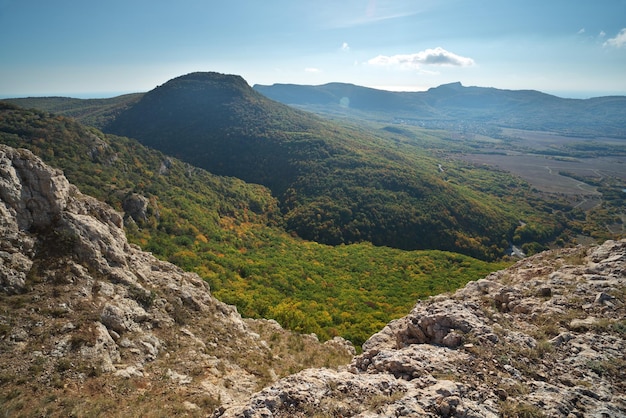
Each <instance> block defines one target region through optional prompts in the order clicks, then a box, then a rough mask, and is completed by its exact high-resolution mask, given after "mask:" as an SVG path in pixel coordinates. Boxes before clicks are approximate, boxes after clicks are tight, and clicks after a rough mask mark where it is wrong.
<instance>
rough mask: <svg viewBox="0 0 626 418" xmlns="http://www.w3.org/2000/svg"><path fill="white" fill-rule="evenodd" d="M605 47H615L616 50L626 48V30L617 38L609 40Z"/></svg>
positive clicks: (620, 32)
mask: <svg viewBox="0 0 626 418" xmlns="http://www.w3.org/2000/svg"><path fill="white" fill-rule="evenodd" d="M604 46H613V47H615V48H621V47H623V46H626V28H623V29H622V30H621V31H619V33H618V34H617V35H616V36H615V38H609V39H607V40H606V42H605V43H604Z"/></svg>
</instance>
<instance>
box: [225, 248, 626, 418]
mask: <svg viewBox="0 0 626 418" xmlns="http://www.w3.org/2000/svg"><path fill="white" fill-rule="evenodd" d="M625 267H626V240H622V241H607V242H606V243H604V244H603V245H601V246H599V247H594V248H590V249H587V248H575V249H568V250H559V251H552V252H545V253H541V254H538V255H536V256H533V257H531V258H529V259H526V260H523V261H520V262H518V263H517V264H516V265H514V266H512V267H510V268H509V269H507V270H503V271H499V272H496V273H493V274H490V275H489V276H487V277H486V278H484V279H482V280H478V281H476V282H472V283H469V284H468V285H467V286H466V287H464V288H463V289H460V290H458V291H457V292H455V293H453V294H448V295H440V296H437V297H434V298H431V299H429V300H426V301H420V302H418V303H417V304H416V305H415V307H414V308H413V310H412V311H411V312H410V313H409V314H408V315H407V316H405V317H403V318H400V319H398V320H395V321H393V322H391V323H389V324H388V325H387V326H386V327H385V328H384V329H382V330H381V331H380V332H378V333H377V334H375V335H373V336H372V337H371V338H370V339H369V340H368V341H367V342H366V343H365V344H364V345H363V353H362V354H360V355H358V356H356V357H354V358H353V360H352V362H351V363H350V365H349V366H348V367H347V368H342V369H339V370H329V369H314V368H313V369H307V370H304V371H302V372H299V373H297V374H294V375H292V376H289V377H286V378H284V379H282V380H280V381H278V382H276V383H275V384H272V385H270V386H269V387H267V388H265V389H263V390H262V391H260V392H258V393H256V394H254V395H253V396H251V397H250V398H249V399H248V400H247V401H246V402H243V403H241V404H239V405H233V406H231V407H228V408H226V410H225V411H218V412H216V413H215V414H214V417H221V418H234V417H251V416H268V417H288V416H289V417H294V416H298V417H299V416H303V417H304V416H348V417H397V416H411V417H473V418H474V417H475V418H484V417H489V418H491V417H493V418H496V417H560V416H585V417H609V416H610V417H623V416H626V385H625V384H624V382H626V380H625V378H626V361H625V359H624V355H623V353H624V350H626V321H625V319H624V318H625V317H626V316H625V315H626V292H625V290H626V276H624V274H623V273H624V268H625Z"/></svg>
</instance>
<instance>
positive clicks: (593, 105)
mask: <svg viewBox="0 0 626 418" xmlns="http://www.w3.org/2000/svg"><path fill="white" fill-rule="evenodd" d="M254 89H255V90H257V91H258V92H260V93H262V94H264V95H265V96H267V97H269V98H271V99H273V100H276V101H279V102H281V103H285V104H289V105H294V106H298V107H301V108H303V109H308V110H312V111H317V112H322V113H332V114H342V115H348V116H356V117H365V118H370V119H371V118H374V119H377V120H383V121H387V122H389V121H394V120H395V121H400V122H404V123H413V124H420V125H423V126H431V127H442V126H446V123H455V124H464V125H485V124H490V125H495V126H500V127H509V128H517V129H528V130H541V131H554V132H559V133H564V134H569V135H579V136H592V137H593V136H611V137H617V138H626V129H625V128H624V126H626V116H625V115H626V112H624V110H625V109H626V97H624V96H609V97H597V98H592V99H585V100H580V99H563V98H559V97H556V96H552V95H549V94H545V93H541V92H539V91H534V90H501V89H496V88H486V87H465V86H463V85H461V83H458V82H457V83H450V84H444V85H441V86H439V87H435V88H431V89H429V90H428V91H425V92H390V91H384V90H376V89H371V88H366V87H360V86H355V85H352V84H343V83H330V84H324V85H320V86H307V85H304V86H303V85H293V84H274V85H271V86H264V85H255V86H254Z"/></svg>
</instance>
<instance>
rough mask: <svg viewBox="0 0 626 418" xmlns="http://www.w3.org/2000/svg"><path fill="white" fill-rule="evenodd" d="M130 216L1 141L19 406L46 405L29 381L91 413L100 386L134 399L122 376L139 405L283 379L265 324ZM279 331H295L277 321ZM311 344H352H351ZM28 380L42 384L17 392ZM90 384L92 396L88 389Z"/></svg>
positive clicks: (4, 345)
mask: <svg viewBox="0 0 626 418" xmlns="http://www.w3.org/2000/svg"><path fill="white" fill-rule="evenodd" d="M122 224H123V216H122V214H120V213H118V212H116V211H115V210H113V209H112V208H110V207H108V206H107V205H105V204H103V203H102V202H99V201H98V200H96V199H94V198H91V197H88V196H85V195H83V194H81V193H80V192H79V190H78V189H77V188H76V187H75V186H73V185H71V184H69V183H68V181H67V180H66V178H65V177H64V176H63V173H62V172H60V171H59V170H55V169H52V168H50V167H48V166H46V165H45V164H43V163H42V162H41V160H39V159H38V158H37V157H35V156H34V155H33V154H32V153H31V152H29V151H26V150H16V149H12V148H10V147H7V146H4V145H0V236H1V237H2V239H1V240H0V370H1V373H0V398H1V399H14V398H15V396H16V395H15V393H19V394H21V395H20V396H24V397H25V398H23V399H21V398H19V397H18V398H17V399H16V400H15V401H14V402H15V405H18V406H19V407H20V408H22V412H21V413H20V414H22V415H29V414H33V415H42V413H41V411H39V412H37V410H35V409H33V410H30V412H25V411H27V409H25V408H28V407H33V408H34V406H33V405H30V404H32V403H33V402H31V400H30V398H28V393H31V394H32V393H36V392H37V391H46V390H47V391H50V392H51V393H54V392H55V391H57V395H55V396H59V397H62V398H67V399H70V398H71V397H72V396H73V398H71V399H73V401H69V400H66V401H64V402H65V403H66V404H67V405H72V404H78V405H83V406H82V407H81V408H86V407H85V406H84V405H85V403H87V404H89V403H94V404H95V405H96V406H93V407H90V408H93V409H86V410H80V409H79V412H76V411H74V412H72V410H71V409H63V408H64V402H59V403H57V408H60V409H58V410H56V412H54V413H53V412H50V414H52V415H58V416H68V415H80V416H89V415H92V414H93V413H97V411H98V410H99V409H98V408H99V406H98V403H97V402H95V401H94V399H95V397H97V396H105V398H106V399H107V401H109V399H110V398H111V399H115V396H117V397H118V398H117V399H118V401H122V400H125V399H126V397H127V396H128V393H127V392H124V390H123V389H120V388H124V387H127V386H129V385H130V386H132V387H134V386H138V387H140V388H141V390H142V392H143V393H144V395H143V398H142V399H143V400H138V401H137V402H136V405H142V403H145V402H146V400H147V399H148V400H149V399H154V397H155V396H156V395H155V394H157V393H160V394H163V393H176V394H178V396H179V397H178V398H177V400H174V401H173V400H172V396H169V397H168V399H169V401H168V402H167V408H170V412H169V413H172V414H173V413H174V412H175V411H176V408H177V406H176V405H177V402H178V404H179V405H180V407H181V408H182V407H183V406H184V405H186V406H187V407H190V405H196V407H194V408H191V409H192V410H194V411H195V410H197V411H201V410H202V409H207V408H209V409H211V410H212V408H213V407H214V406H217V405H220V404H221V405H227V404H228V403H229V402H235V401H238V400H242V399H243V398H245V397H246V396H249V395H251V394H252V393H253V392H254V391H256V390H257V389H258V388H259V387H262V386H264V385H266V384H268V383H270V382H271V381H272V380H275V379H276V378H277V373H276V372H275V371H274V367H278V366H280V364H279V362H280V361H286V360H287V355H285V354H284V353H283V354H282V357H281V358H279V357H278V356H274V353H273V352H272V351H271V349H270V347H269V344H267V342H266V341H264V340H263V339H262V338H261V336H260V335H259V333H258V332H257V330H258V328H259V327H260V326H261V325H262V324H261V325H259V324H256V323H255V322H254V321H252V320H247V321H244V320H243V319H242V318H241V316H240V315H239V314H238V312H237V310H236V309H235V308H234V307H233V306H229V305H226V304H224V303H222V302H220V301H218V300H216V299H215V298H214V297H213V296H212V295H211V293H210V290H209V286H208V284H207V283H206V282H205V281H204V280H202V279H201V278H200V277H199V276H197V275H196V274H191V273H186V272H184V271H183V270H181V269H180V268H178V267H176V266H174V265H172V264H169V263H165V262H162V261H159V260H157V259H156V258H155V257H154V256H152V255H151V254H149V253H146V252H143V251H141V250H140V249H139V247H137V246H135V245H131V244H129V243H128V241H127V240H126V237H125V234H124V231H123V229H122ZM272 333H273V334H274V335H276V336H277V337H278V338H283V337H281V335H282V334H283V333H284V334H285V337H284V338H285V339H288V338H291V337H292V335H291V334H290V333H288V332H287V331H285V330H283V329H282V328H280V327H279V326H278V324H276V326H275V328H274V329H273V331H272ZM295 338H297V337H295ZM308 345H309V348H311V349H312V350H313V351H312V352H316V351H315V350H318V351H317V352H318V353H321V352H322V351H324V352H325V353H332V355H340V356H343V357H344V358H346V361H347V359H349V358H350V356H351V353H350V351H349V349H348V347H346V346H343V345H342V344H336V345H335V346H324V345H322V344H321V343H319V342H317V341H315V342H313V341H309V342H308ZM313 346H314V347H313ZM25 376H28V378H27V379H26V380H23V379H24V377H25ZM128 380H130V381H132V383H125V381H128ZM20 382H21V383H20ZM25 384H31V385H32V389H29V390H22V389H20V390H19V391H18V392H16V390H17V389H16V388H17V387H18V386H19V385H22V386H23V385H25ZM85 385H87V387H88V388H89V387H91V388H92V389H90V390H91V391H92V395H93V396H94V398H92V399H91V402H90V401H89V398H88V399H87V400H86V401H85V399H84V397H83V396H82V395H81V389H80V388H81V387H83V386H85ZM95 387H98V388H100V389H98V390H96V389H94V388H95ZM45 388H47V389H45ZM102 388H107V389H102ZM102 391H104V392H103V394H102V395H100V393H101V392H102ZM107 391H108V392H107ZM146 392H147V393H152V395H150V396H147V395H146ZM9 393H13V395H8V394H9ZM5 395H6V396H5ZM31 396H32V395H31ZM37 399H40V400H41V402H44V401H45V399H43V398H42V396H38V397H37ZM101 402H105V401H101ZM152 402H154V404H157V405H159V402H158V400H153V401H152ZM185 402H186V403H185ZM35 404H36V403H35ZM197 404H200V405H203V407H202V408H200V407H198V406H197ZM8 405H9V404H3V406H2V408H7V410H9V409H10V407H9V406H8ZM152 407H154V406H152ZM45 408H49V407H48V406H45ZM67 408H69V407H67ZM146 408H151V406H146ZM159 408H166V407H165V406H164V405H163V403H162V402H161V404H160V406H159ZM186 409H189V408H186ZM80 411H82V412H80ZM94 411H95V412H94ZM137 411H138V412H136V413H138V414H140V415H141V414H143V412H141V411H142V410H141V409H138V410H137ZM163 411H167V409H163ZM169 413H168V412H163V414H165V415H168V414H169ZM9 415H10V414H9ZM43 415H48V413H45V414H43ZM104 415H107V416H111V414H109V413H107V414H104ZM130 415H133V413H130ZM120 416H121V415H120Z"/></svg>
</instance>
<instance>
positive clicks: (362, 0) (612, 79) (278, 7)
mask: <svg viewBox="0 0 626 418" xmlns="http://www.w3.org/2000/svg"><path fill="white" fill-rule="evenodd" d="M194 71H217V72H221V73H227V74H238V75H241V76H242V77H243V78H244V79H246V81H247V82H248V83H249V84H250V85H254V84H274V83H294V84H310V85H318V84H325V83H329V82H345V83H353V84H357V85H361V86H367V87H374V88H379V89H386V90H396V91H422V90H427V89H428V88H431V87H436V86H439V85H441V84H445V83H450V82H457V81H460V82H461V83H462V84H463V85H465V86H482V87H496V88H500V89H512V90H526V89H532V90H540V91H543V92H547V93H551V94H556V95H558V96H561V97H574V98H587V97H595V96H602V95H614V94H618V95H626V0H595V1H591V0H438V1H435V0H176V1H173V0H171V1H164V0H97V1H96V0H0V97H5V98H6V97H24V96H51V95H60V96H72V97H112V96H116V95H118V94H122V93H129V92H145V91H149V90H151V89H153V88H155V87H157V86H158V85H160V84H163V83H165V82H166V81H168V80H169V79H172V78H174V77H177V76H180V75H183V74H187V73H190V72H194Z"/></svg>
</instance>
